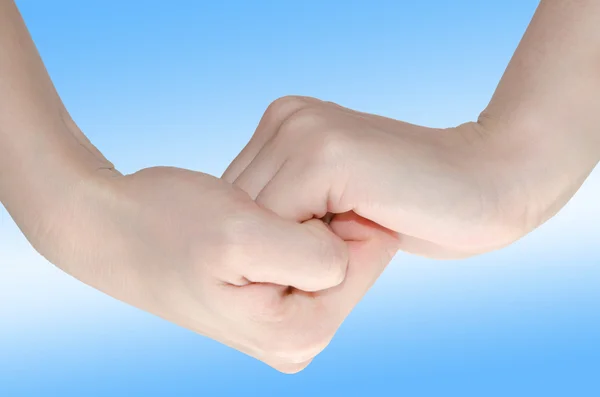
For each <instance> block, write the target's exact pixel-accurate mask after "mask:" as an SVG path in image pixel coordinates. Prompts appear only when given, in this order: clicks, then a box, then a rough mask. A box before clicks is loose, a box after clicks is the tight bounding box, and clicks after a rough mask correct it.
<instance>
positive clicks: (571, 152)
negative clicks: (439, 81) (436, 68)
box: [479, 0, 600, 227]
mask: <svg viewBox="0 0 600 397" xmlns="http://www.w3.org/2000/svg"><path fill="white" fill-rule="evenodd" d="M479 124H480V125H481V126H482V127H483V129H484V131H485V130H487V131H490V132H491V133H492V134H494V133H497V134H499V135H501V136H498V137H490V139H491V140H492V142H493V143H495V142H498V144H499V145H510V146H512V147H513V149H512V153H513V154H517V156H515V157H516V158H517V159H518V160H517V161H516V162H515V163H513V165H512V166H511V167H507V169H509V170H510V172H511V173H512V177H513V178H514V177H515V176H516V175H526V176H527V182H526V183H527V185H528V186H531V188H530V192H531V193H530V194H529V200H531V203H530V207H531V208H532V210H531V211H530V212H533V213H535V217H536V219H533V220H532V224H531V225H530V226H531V227H535V226H537V225H538V224H541V223H542V222H544V221H545V220H547V219H549V218H550V217H551V216H553V215H554V214H555V213H556V212H557V211H558V210H560V208H562V207H563V206H564V204H565V203H566V202H567V201H568V200H569V199H570V198H571V197H572V195H573V194H574V193H575V192H576V191H577V189H579V187H580V186H581V184H582V183H583V181H584V180H585V179H586V178H587V176H588V175H589V173H590V172H591V171H592V170H593V169H594V167H595V166H596V164H597V163H598V161H599V160H600V2H598V1H596V0H577V1H566V0H542V1H541V3H540V6H539V7H538V10H537V12H536V14H535V16H534V18H533V20H532V21H531V24H530V26H529V28H528V29H527V32H526V33H525V35H524V37H523V39H522V41H521V43H520V45H519V47H518V49H517V51H516V52H515V54H514V57H513V59H512V60H511V62H510V64H509V66H508V68H507V70H506V72H505V74H504V76H503V78H502V80H501V81H500V84H499V85H498V88H497V90H496V92H495V94H494V96H493V98H492V100H491V102H490V104H489V106H488V107H487V109H486V110H485V111H484V112H483V113H482V114H481V117H480V119H479ZM502 135H504V136H502ZM519 146H520V147H521V148H518V147H519ZM519 152H520V153H519ZM515 157H513V158H515ZM516 168H518V169H516ZM506 177H507V178H509V177H511V176H510V175H507V176H506Z"/></svg>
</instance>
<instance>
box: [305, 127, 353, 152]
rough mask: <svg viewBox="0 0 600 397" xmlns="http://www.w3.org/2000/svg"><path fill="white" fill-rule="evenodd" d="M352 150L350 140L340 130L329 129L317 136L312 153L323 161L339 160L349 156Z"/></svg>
mask: <svg viewBox="0 0 600 397" xmlns="http://www.w3.org/2000/svg"><path fill="white" fill-rule="evenodd" d="M351 150H352V139H351V137H350V136H349V135H348V134H347V133H346V132H345V131H342V130H340V129H329V130H328V131H327V132H326V133H325V134H321V135H320V136H319V139H318V141H317V142H316V147H314V148H313V152H314V153H315V154H316V155H318V156H321V157H323V158H325V159H340V158H345V157H348V156H349V153H350V151H351Z"/></svg>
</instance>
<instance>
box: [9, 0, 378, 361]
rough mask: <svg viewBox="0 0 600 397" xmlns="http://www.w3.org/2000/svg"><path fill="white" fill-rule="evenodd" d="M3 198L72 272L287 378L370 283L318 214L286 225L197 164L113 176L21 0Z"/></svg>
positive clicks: (33, 237) (29, 233) (40, 244)
mask: <svg viewBox="0 0 600 397" xmlns="http://www.w3.org/2000/svg"><path fill="white" fill-rule="evenodd" d="M0 200H1V201H2V204H4V205H5V206H6V208H7V209H8V211H9V213H10V214H11V216H12V217H13V218H14V220H15V221H16V223H17V224H18V226H19V227H20V228H21V230H22V231H23V232H24V234H25V236H26V237H27V238H28V239H29V241H30V242H31V243H32V245H33V247H34V248H35V249H36V250H37V251H38V252H39V253H40V254H42V255H43V256H44V257H46V258H47V259H48V260H49V261H50V262H52V263H53V264H55V265H56V266H58V267H59V268H60V269H62V270H64V271H65V272H67V273H69V274H70V275H71V276H73V277H75V278H77V279H79V280H80V281H82V282H84V283H86V284H88V285H90V286H92V287H94V288H96V289H98V290H100V291H102V292H104V293H106V294H108V295H110V296H112V297H114V298H116V299H119V300H121V301H123V302H126V303H128V304H131V305H133V306H135V307H138V308H140V309H142V310H145V311H147V312H150V313H153V314H155V315H157V316H160V317H162V318H164V319H167V320H169V321H172V322H174V323H176V324H179V325H181V326H183V327H186V328H189V329H191V330H193V331H195V332H198V333H201V334H203V335H205V336H208V337H210V338H213V339H216V340H218V341H220V342H221V343H224V344H226V345H228V346H231V347H234V348H236V349H238V350H240V351H242V352H245V353H247V354H249V355H251V356H253V357H256V358H258V359H260V360H262V361H264V362H266V363H268V364H269V365H271V366H273V367H275V368H277V369H279V370H281V371H284V372H297V371H299V370H301V369H303V368H304V367H306V366H307V365H308V364H309V363H310V361H311V359H312V358H313V357H314V356H315V355H316V354H318V353H319V352H320V351H321V350H322V349H323V348H325V346H326V345H327V343H328V342H329V340H330V339H331V338H332V337H333V334H334V333H335V331H336V330H337V328H338V327H339V325H340V324H341V321H343V317H345V315H346V314H347V313H346V312H345V311H343V310H341V309H340V308H342V307H344V308H345V309H347V310H349V309H351V307H352V305H353V303H352V302H354V301H355V300H356V299H354V298H355V297H356V295H357V292H356V291H358V293H360V292H361V291H362V290H364V289H365V288H367V286H368V283H369V280H370V278H369V277H364V274H358V275H356V272H353V273H352V274H350V275H349V276H348V277H347V278H346V280H345V281H344V277H345V276H346V266H347V247H346V245H345V244H344V242H343V241H341V240H340V239H339V238H337V237H336V236H335V235H334V234H333V233H331V231H330V230H329V229H327V228H326V227H325V226H324V224H323V223H322V222H320V221H313V222H307V223H305V224H298V223H296V222H290V221H286V220H284V219H281V218H279V217H277V216H276V215H274V214H273V213H272V212H269V211H266V210H264V209H262V208H260V207H259V206H257V205H256V203H255V202H254V201H252V200H250V198H249V197H248V195H247V194H245V193H243V192H242V191H240V190H239V189H236V188H235V187H234V186H232V185H231V184H228V183H226V182H224V181H222V180H220V179H218V178H215V177H212V176H210V175H206V174H202V173H199V172H192V171H189V170H183V169H177V168H172V167H154V168H148V169H144V170H141V171H138V172H136V173H134V174H131V175H121V174H119V173H118V172H116V171H114V170H113V168H112V165H111V164H110V163H109V162H108V161H107V160H106V159H105V158H104V157H103V156H102V155H101V154H100V152H99V151H98V150H96V149H95V148H94V147H93V146H92V145H91V144H90V142H89V141H88V140H87V139H86V138H85V136H84V135H83V134H82V133H81V131H79V129H78V128H77V126H76V125H75V124H74V123H73V122H72V121H71V120H70V118H69V116H68V114H67V112H66V110H65V108H64V106H63V105H62V103H61V101H60V99H59V97H58V95H57V93H56V91H55V90H54V87H53V85H52V83H51V81H50V78H49V77H48V74H47V73H46V71H45V69H44V66H43V64H42V61H41V60H40V58H39V56H38V54H37V51H36V49H35V47H34V44H33V42H32V40H31V38H30V37H29V34H28V32H27V30H26V28H25V25H24V23H23V21H22V19H21V17H20V15H19V13H18V11H17V8H16V7H15V5H14V3H13V2H12V1H10V0H0ZM366 273H367V274H369V269H367V270H366ZM342 281H344V284H345V286H340V287H339V288H336V289H335V290H336V291H335V293H331V294H329V293H328V294H326V295H327V296H323V297H322V299H316V298H317V297H318V296H320V295H321V294H322V293H321V292H319V291H322V290H329V289H330V288H332V287H336V286H338V285H340V284H341V283H342ZM304 291H307V292H304ZM323 294H325V293H323ZM340 297H343V298H344V299H343V300H342V299H341V298H340ZM349 298H350V299H349Z"/></svg>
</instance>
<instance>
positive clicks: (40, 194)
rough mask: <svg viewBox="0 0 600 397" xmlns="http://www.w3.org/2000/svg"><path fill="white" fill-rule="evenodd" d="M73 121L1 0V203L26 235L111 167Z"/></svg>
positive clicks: (14, 13) (10, 7) (12, 10)
mask: <svg viewBox="0 0 600 397" xmlns="http://www.w3.org/2000/svg"><path fill="white" fill-rule="evenodd" d="M111 167H112V166H111V164H110V163H109V162H108V161H107V160H106V159H104V157H102V155H101V154H100V153H99V152H98V150H97V149H96V148H94V147H93V145H91V143H90V142H89V141H88V140H87V139H86V138H85V136H84V135H83V134H82V133H81V132H80V131H79V130H78V129H77V127H76V125H75V124H74V123H73V122H72V121H71V120H70V118H69V116H68V113H67V112H66V110H65V108H64V106H63V104H62V102H61V100H60V98H59V96H58V94H57V93H56V90H55V89H54V86H53V84H52V82H51V80H50V78H49V76H48V73H47V72H46V70H45V67H44V65H43V63H42V61H41V59H40V57H39V55H38V52H37V50H36V48H35V46H34V44H33V42H32V40H31V38H30V36H29V33H28V31H27V28H26V27H25V24H24V22H23V20H22V18H21V16H20V14H19V12H18V10H17V8H16V6H15V4H14V3H13V1H12V0H0V200H1V202H2V204H3V205H4V206H5V207H6V208H7V210H8V211H9V212H10V214H11V215H12V216H13V218H14V219H15V221H16V222H17V223H18V224H19V226H20V227H21V228H22V229H24V231H25V233H26V234H27V233H28V232H33V229H35V228H36V227H38V223H39V221H40V218H43V217H45V216H46V212H48V211H52V210H53V208H56V206H57V205H59V204H60V202H64V200H65V196H66V195H68V194H69V192H70V190H72V189H73V187H74V186H76V185H77V184H78V183H79V182H80V181H82V180H84V179H85V178H86V177H87V176H89V175H91V174H92V173H93V172H94V170H97V169H101V168H111Z"/></svg>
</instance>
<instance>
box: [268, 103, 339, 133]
mask: <svg viewBox="0 0 600 397" xmlns="http://www.w3.org/2000/svg"><path fill="white" fill-rule="evenodd" d="M326 121H327V116H326V114H325V113H324V112H323V111H322V110H321V109H319V108H317V107H316V106H310V105H306V106H304V107H302V108H299V109H297V110H296V111H295V112H293V113H290V114H288V116H287V117H286V118H285V120H284V121H283V122H282V123H281V126H280V127H279V130H278V134H279V135H284V136H289V135H291V136H297V135H299V134H300V133H302V134H303V135H306V133H307V132H313V133H314V132H316V131H321V130H322V129H323V127H324V126H325V125H326ZM313 135H314V134H313Z"/></svg>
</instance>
